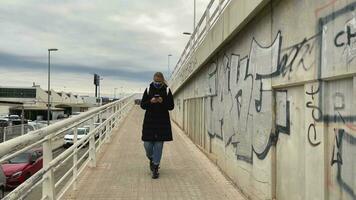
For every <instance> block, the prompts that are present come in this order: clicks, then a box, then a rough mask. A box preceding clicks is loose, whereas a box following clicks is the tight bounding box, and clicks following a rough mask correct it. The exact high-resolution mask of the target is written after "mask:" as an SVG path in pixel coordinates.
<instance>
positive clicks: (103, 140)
mask: <svg viewBox="0 0 356 200" xmlns="http://www.w3.org/2000/svg"><path fill="white" fill-rule="evenodd" d="M104 112H106V118H108V109H105V111H104ZM105 121H106V123H108V119H106V120H105ZM101 123H103V121H102V122H101ZM102 130H104V128H103V129H102ZM107 133H108V129H107V126H106V125H105V136H104V137H100V143H103V142H105V140H106V138H107V137H108V134H107ZM100 134H101V135H103V133H100Z"/></svg>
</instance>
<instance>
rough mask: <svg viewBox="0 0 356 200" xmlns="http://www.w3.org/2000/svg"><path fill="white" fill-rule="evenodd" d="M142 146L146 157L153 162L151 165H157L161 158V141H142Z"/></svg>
mask: <svg viewBox="0 0 356 200" xmlns="http://www.w3.org/2000/svg"><path fill="white" fill-rule="evenodd" d="M143 146H144V147H145V150H146V156H147V158H148V159H150V160H152V161H153V164H155V165H159V163H160V162H161V158H162V150H163V141H149V142H148V141H144V142H143Z"/></svg>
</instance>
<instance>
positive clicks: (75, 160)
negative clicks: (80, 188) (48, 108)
mask: <svg viewBox="0 0 356 200" xmlns="http://www.w3.org/2000/svg"><path fill="white" fill-rule="evenodd" d="M77 141H78V126H76V127H74V133H73V144H75V143H77ZM77 178H78V148H75V149H74V155H73V180H74V181H73V190H77Z"/></svg>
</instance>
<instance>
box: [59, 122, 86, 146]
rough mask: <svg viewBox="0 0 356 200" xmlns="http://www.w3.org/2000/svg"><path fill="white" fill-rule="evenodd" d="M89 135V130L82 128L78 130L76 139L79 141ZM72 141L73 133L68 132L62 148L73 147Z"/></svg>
mask: <svg viewBox="0 0 356 200" xmlns="http://www.w3.org/2000/svg"><path fill="white" fill-rule="evenodd" d="M88 133H89V128H87V127H82V128H78V135H77V139H78V140H80V139H82V138H83V137H84V136H86V135H88ZM73 140H74V132H73V131H70V132H69V133H67V134H66V135H65V136H64V144H63V146H64V147H69V146H70V145H73V143H74V142H73Z"/></svg>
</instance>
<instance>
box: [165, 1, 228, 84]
mask: <svg viewBox="0 0 356 200" xmlns="http://www.w3.org/2000/svg"><path fill="white" fill-rule="evenodd" d="M230 2H231V0H210V2H209V4H208V6H207V8H206V10H205V12H204V14H203V16H202V17H201V18H200V20H199V22H198V24H197V26H196V27H195V30H194V32H193V33H192V35H191V37H190V39H189V41H188V43H187V45H186V46H185V48H184V50H183V53H182V54H181V56H180V58H179V60H178V62H177V64H176V66H175V68H174V70H173V72H172V74H171V78H170V83H174V82H175V79H176V78H177V77H180V73H179V72H180V71H182V67H184V66H185V65H186V64H187V62H188V61H189V60H190V58H191V56H192V54H193V53H194V51H195V50H196V49H197V47H199V45H200V44H201V42H202V41H203V40H204V38H205V36H206V34H207V33H208V32H209V31H210V29H211V28H212V27H213V26H214V24H215V23H216V21H217V20H218V19H219V17H220V15H221V13H222V11H223V10H224V9H225V8H226V6H227V5H228V4H229V3H230ZM171 88H172V89H173V90H174V89H176V88H174V86H171Z"/></svg>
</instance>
